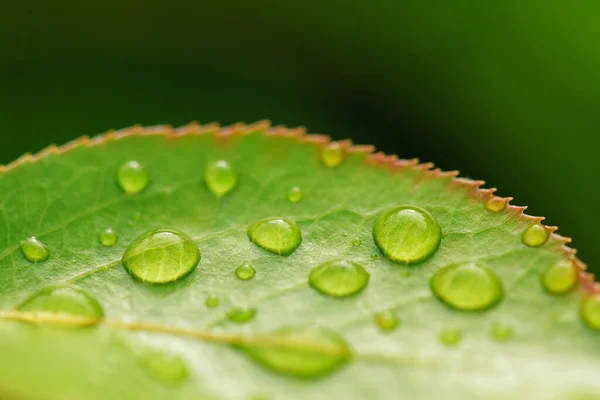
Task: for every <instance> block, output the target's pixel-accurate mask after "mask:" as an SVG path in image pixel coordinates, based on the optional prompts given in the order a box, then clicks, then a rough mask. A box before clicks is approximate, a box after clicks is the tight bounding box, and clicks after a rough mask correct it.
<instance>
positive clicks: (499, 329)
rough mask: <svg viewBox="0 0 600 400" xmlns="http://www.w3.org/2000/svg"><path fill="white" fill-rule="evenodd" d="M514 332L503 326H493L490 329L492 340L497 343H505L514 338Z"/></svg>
mask: <svg viewBox="0 0 600 400" xmlns="http://www.w3.org/2000/svg"><path fill="white" fill-rule="evenodd" d="M514 334H515V332H514V330H513V329H512V328H511V327H510V326H508V325H504V324H494V326H493V327H492V338H493V339H494V340H495V341H497V342H506V341H508V340H510V339H512V337H513V336H514Z"/></svg>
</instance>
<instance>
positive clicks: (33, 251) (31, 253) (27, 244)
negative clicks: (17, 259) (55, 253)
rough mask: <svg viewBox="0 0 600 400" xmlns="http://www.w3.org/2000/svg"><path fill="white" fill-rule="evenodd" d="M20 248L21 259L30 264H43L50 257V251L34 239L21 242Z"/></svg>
mask: <svg viewBox="0 0 600 400" xmlns="http://www.w3.org/2000/svg"><path fill="white" fill-rule="evenodd" d="M20 246H21V253H23V257H25V259H26V260H27V261H29V262H30V263H39V262H43V261H46V260H47V259H48V257H50V249H48V247H47V246H46V245H45V244H44V243H42V242H40V241H39V240H37V239H36V238H35V237H30V238H29V239H25V240H22V241H21V244H20Z"/></svg>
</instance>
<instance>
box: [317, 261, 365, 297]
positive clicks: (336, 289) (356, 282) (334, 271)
mask: <svg viewBox="0 0 600 400" xmlns="http://www.w3.org/2000/svg"><path fill="white" fill-rule="evenodd" d="M368 282H369V273H368V272H367V271H365V269H364V268H363V267H362V266H360V265H358V264H356V263H353V262H350V261H346V260H333V261H328V262H326V263H323V264H321V265H319V266H317V267H315V268H313V269H312V271H310V275H309V276H308V283H309V284H310V286H312V287H313V288H315V289H317V290H318V291H319V292H321V293H324V294H327V295H329V296H334V297H345V296H350V295H353V294H355V293H358V292H359V291H361V290H362V289H363V288H364V287H365V286H366V285H367V283H368Z"/></svg>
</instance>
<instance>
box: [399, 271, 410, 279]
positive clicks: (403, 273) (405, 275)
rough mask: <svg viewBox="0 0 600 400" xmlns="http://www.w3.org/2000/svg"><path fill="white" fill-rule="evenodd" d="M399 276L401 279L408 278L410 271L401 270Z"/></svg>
mask: <svg viewBox="0 0 600 400" xmlns="http://www.w3.org/2000/svg"><path fill="white" fill-rule="evenodd" d="M400 276H401V277H403V278H408V277H409V276H410V271H409V270H407V269H403V270H402V271H400Z"/></svg>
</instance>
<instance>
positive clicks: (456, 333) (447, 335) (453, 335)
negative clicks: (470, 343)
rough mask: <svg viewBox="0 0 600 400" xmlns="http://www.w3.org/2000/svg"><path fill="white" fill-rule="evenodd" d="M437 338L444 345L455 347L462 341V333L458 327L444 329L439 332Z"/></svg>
mask: <svg viewBox="0 0 600 400" xmlns="http://www.w3.org/2000/svg"><path fill="white" fill-rule="evenodd" d="M439 339H440V342H441V343H442V344H443V345H444V346H446V347H456V346H458V345H459V344H460V342H461V341H462V339H463V334H462V331H460V330H458V329H445V330H443V331H441V332H440V334H439Z"/></svg>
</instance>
